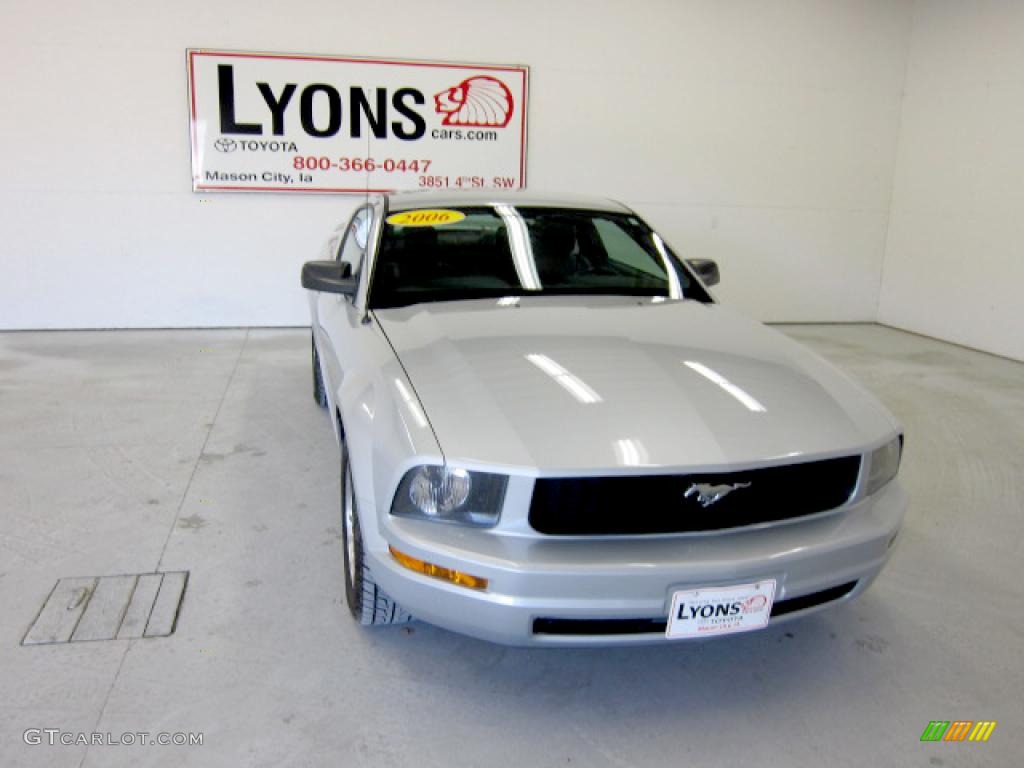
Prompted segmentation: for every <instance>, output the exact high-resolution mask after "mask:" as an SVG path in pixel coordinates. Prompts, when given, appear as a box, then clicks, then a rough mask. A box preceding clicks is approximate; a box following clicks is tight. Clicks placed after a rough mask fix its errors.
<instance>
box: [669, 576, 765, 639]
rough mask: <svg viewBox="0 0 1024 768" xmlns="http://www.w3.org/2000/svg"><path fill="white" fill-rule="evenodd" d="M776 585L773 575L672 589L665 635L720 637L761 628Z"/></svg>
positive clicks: (679, 637) (674, 637)
mask: <svg viewBox="0 0 1024 768" xmlns="http://www.w3.org/2000/svg"><path fill="white" fill-rule="evenodd" d="M776 586H777V582H776V580H775V579H760V580H758V581H753V582H747V583H745V584H726V585H722V586H713V587H698V588H696V589H678V590H675V591H673V593H672V602H671V610H670V611H669V614H668V623H667V624H666V625H665V637H666V638H668V639H670V640H678V639H682V638H694V637H720V636H722V635H732V634H736V633H738V632H753V631H755V630H758V629H764V628H765V627H767V626H768V622H769V620H770V619H771V615H772V605H773V604H774V603H775V589H776ZM708 607H710V610H708Z"/></svg>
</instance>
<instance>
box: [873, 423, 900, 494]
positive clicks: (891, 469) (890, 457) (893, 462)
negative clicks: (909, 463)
mask: <svg viewBox="0 0 1024 768" xmlns="http://www.w3.org/2000/svg"><path fill="white" fill-rule="evenodd" d="M902 453H903V435H900V436H899V437H897V438H895V439H893V440H890V441H889V442H888V443H886V444H885V445H883V446H882V447H881V448H876V449H875V450H874V451H872V452H871V455H870V457H869V459H868V460H869V461H870V462H871V463H870V465H869V467H868V496H870V495H871V494H873V493H876V492H877V491H880V490H882V488H884V487H885V486H886V484H887V483H888V482H889V481H890V480H892V479H893V478H894V477H896V473H897V472H898V471H899V469H900V455H901V454H902Z"/></svg>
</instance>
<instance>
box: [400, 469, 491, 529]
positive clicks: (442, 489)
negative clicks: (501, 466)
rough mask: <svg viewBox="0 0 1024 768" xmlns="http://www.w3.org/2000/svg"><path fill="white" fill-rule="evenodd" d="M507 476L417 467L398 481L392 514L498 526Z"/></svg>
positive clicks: (464, 523)
mask: <svg viewBox="0 0 1024 768" xmlns="http://www.w3.org/2000/svg"><path fill="white" fill-rule="evenodd" d="M507 485H508V478H507V477H506V476H505V475H494V474H491V473H489V472H470V471H469V470H466V469H453V468H451V467H438V466H424V467H415V468H413V469H411V470H409V471H408V472H406V474H405V477H403V478H402V482H400V483H399V484H398V490H397V491H396V492H395V499H394V501H393V502H392V503H391V514H393V515H397V516H398V517H416V518H419V519H421V520H439V521H441V522H447V523H462V524H463V525H479V526H492V525H497V523H498V518H499V517H500V516H501V505H502V502H503V501H504V500H505V487H506V486H507Z"/></svg>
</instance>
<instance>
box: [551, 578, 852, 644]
mask: <svg viewBox="0 0 1024 768" xmlns="http://www.w3.org/2000/svg"><path fill="white" fill-rule="evenodd" d="M856 586H857V582H856V581H850V582H847V583H846V584H840V585H839V586H838V587H830V588H828V589H823V590H821V591H820V592H812V593H811V594H809V595H800V597H791V598H789V599H788V600H779V601H778V602H777V603H775V605H773V606H772V618H773V619H774V618H776V617H777V616H784V615H786V614H787V613H795V612H796V611H803V610H806V609H808V608H813V607H815V606H816V605H824V604H825V603H831V602H834V601H835V600H838V599H840V598H841V597H846V596H847V595H848V594H850V593H851V592H852V591H853V590H854V588H855V587H856ZM667 624H668V621H667V620H666V619H665V618H664V617H662V618H657V619H555V618H548V617H544V618H539V619H534V620H533V634H535V635H570V636H572V635H575V636H577V637H580V636H587V635H590V636H597V635H650V634H654V633H659V634H664V632H665V627H666V626H667Z"/></svg>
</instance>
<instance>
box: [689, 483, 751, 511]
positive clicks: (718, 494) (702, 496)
mask: <svg viewBox="0 0 1024 768" xmlns="http://www.w3.org/2000/svg"><path fill="white" fill-rule="evenodd" d="M749 487H750V483H733V484H732V485H710V484H708V483H694V484H693V485H691V486H690V487H689V488H687V489H686V493H684V494H683V498H684V499H688V498H690V497H691V496H693V495H694V494H697V501H699V502H700V505H701V506H702V507H710V506H711V505H712V504H714V503H715V502H716V501H721V500H722V499H724V498H725V497H726V496H728V495H729V494H730V493H732V492H733V491H735V490H736V489H737V488H749Z"/></svg>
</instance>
